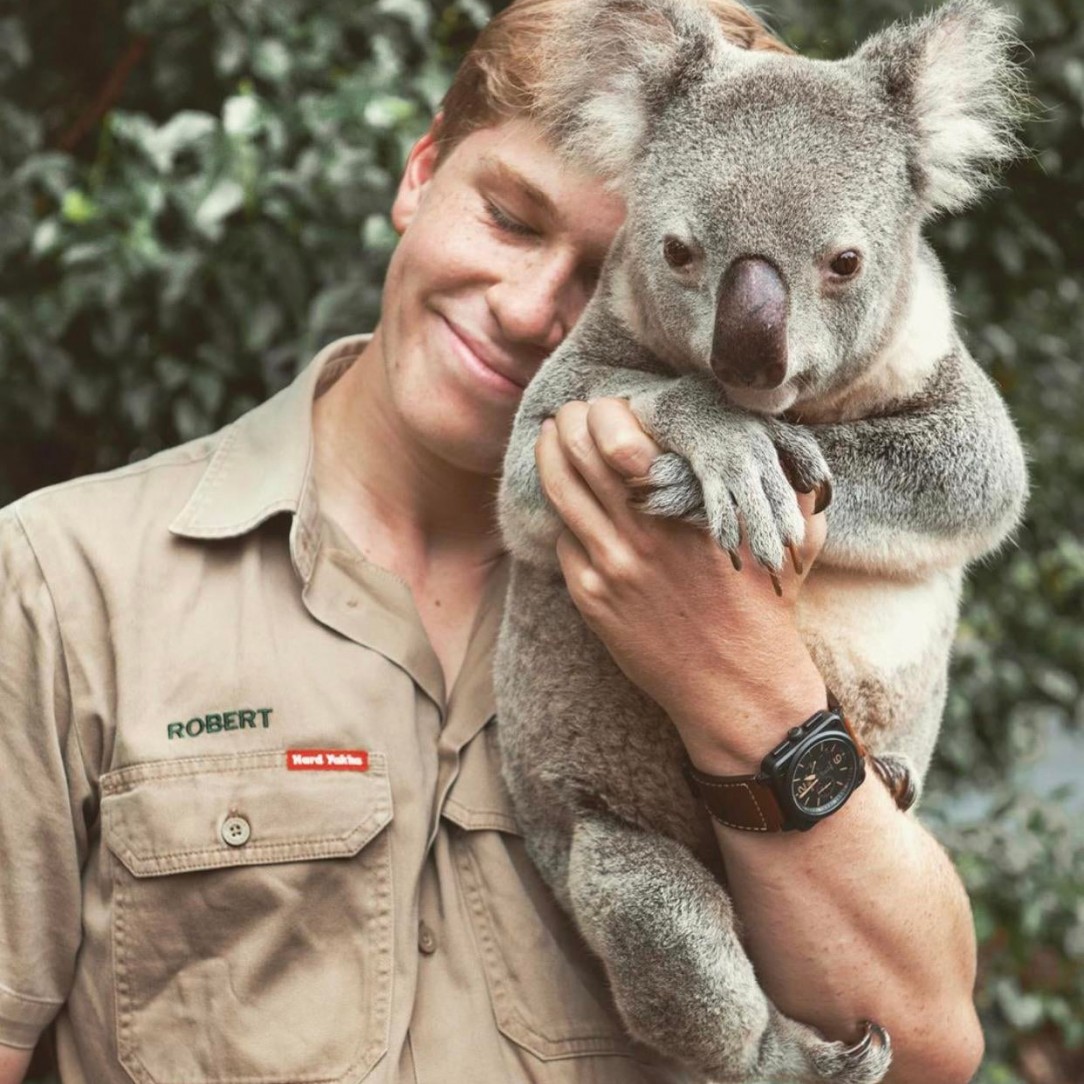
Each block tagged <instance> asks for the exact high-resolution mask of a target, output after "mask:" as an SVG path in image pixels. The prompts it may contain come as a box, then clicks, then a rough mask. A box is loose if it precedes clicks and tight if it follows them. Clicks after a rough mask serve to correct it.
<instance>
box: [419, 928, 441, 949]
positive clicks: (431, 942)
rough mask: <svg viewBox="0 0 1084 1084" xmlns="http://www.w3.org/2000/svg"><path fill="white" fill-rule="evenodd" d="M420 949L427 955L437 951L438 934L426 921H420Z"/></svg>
mask: <svg viewBox="0 0 1084 1084" xmlns="http://www.w3.org/2000/svg"><path fill="white" fill-rule="evenodd" d="M418 951H419V952H421V953H422V954H423V955H425V956H432V955H433V953H434V952H436V951H437V937H436V934H435V933H433V931H432V930H431V929H430V928H429V927H428V926H427V925H426V924H425V923H424V922H419V923H418Z"/></svg>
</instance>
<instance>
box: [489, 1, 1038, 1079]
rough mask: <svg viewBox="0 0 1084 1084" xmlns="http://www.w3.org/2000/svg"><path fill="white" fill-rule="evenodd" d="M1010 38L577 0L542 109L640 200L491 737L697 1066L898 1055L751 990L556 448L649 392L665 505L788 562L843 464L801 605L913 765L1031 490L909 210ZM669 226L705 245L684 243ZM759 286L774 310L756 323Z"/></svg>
mask: <svg viewBox="0 0 1084 1084" xmlns="http://www.w3.org/2000/svg"><path fill="white" fill-rule="evenodd" d="M1011 45H1012V38H1011V34H1010V29H1009V25H1008V19H1007V17H1006V16H1005V15H1004V14H1002V13H1001V12H999V11H997V10H996V9H994V8H993V7H990V6H988V5H987V4H986V3H984V2H981V0H956V2H953V3H950V4H948V5H947V6H945V7H943V8H941V9H940V10H938V11H936V12H935V13H933V14H930V15H928V16H926V17H924V18H921V19H918V20H915V21H912V22H909V23H904V24H898V25H895V26H893V27H891V28H889V29H888V30H886V31H884V32H882V33H881V34H879V35H877V36H875V37H873V38H871V39H870V40H869V41H868V42H866V44H865V45H864V46H863V47H862V48H861V49H860V50H859V51H858V52H857V53H856V54H855V55H853V56H852V57H849V58H847V59H845V60H841V61H834V62H825V61H815V60H809V59H805V58H801V57H796V56H786V55H777V54H771V53H751V52H746V51H744V50H741V49H739V48H736V47H734V46H732V45H730V44H729V43H728V42H726V41H725V40H724V39H723V38H722V35H721V33H720V32H719V30H718V28H717V26H716V24H715V23H714V21H713V20H712V18H711V17H710V16H708V15H707V14H705V12H704V11H703V10H702V9H701V8H699V7H698V6H697V5H696V4H695V3H691V2H689V0H577V2H576V3H575V4H571V5H569V13H568V17H567V23H566V24H565V25H564V26H563V28H562V32H561V33H560V34H559V35H557V36H555V39H554V52H553V55H552V57H549V58H548V61H549V62H548V64H547V66H546V71H547V72H548V75H547V76H546V77H547V78H549V79H551V80H552V84H551V87H550V90H551V92H552V93H551V95H550V99H551V100H552V101H553V102H554V104H553V107H552V109H550V110H549V111H548V112H547V113H546V115H544V116H543V117H541V118H540V120H541V122H542V123H543V125H544V130H545V131H546V133H547V135H548V136H549V138H550V139H551V140H552V142H553V144H554V145H555V146H556V147H558V148H559V149H560V150H561V151H562V152H563V153H565V154H567V155H568V156H569V159H570V160H571V161H574V162H576V163H577V164H579V165H583V166H586V167H588V168H589V169H591V170H593V171H595V172H597V173H598V174H599V175H601V176H603V177H605V178H608V179H609V182H610V184H611V185H612V187H613V188H614V189H615V190H618V191H620V192H621V193H622V195H623V196H624V197H625V200H626V204H627V208H628V211H627V218H626V221H625V224H624V226H623V227H622V229H621V230H620V231H619V233H618V235H617V237H616V238H615V241H614V244H613V246H612V248H611V251H610V254H609V257H608V259H607V261H606V264H605V266H604V268H603V273H602V278H601V281H600V283H599V286H598V289H597V291H596V293H595V295H594V297H593V298H592V300H591V302H590V303H589V304H588V306H587V308H586V309H585V311H584V313H583V315H582V316H581V318H580V321H579V323H578V324H577V325H576V327H575V329H574V330H573V331H572V332H571V333H570V334H569V335H568V337H567V338H566V339H565V341H564V342H563V343H562V344H561V346H560V347H559V348H558V349H557V350H556V351H555V352H554V353H553V354H552V355H551V357H550V358H549V359H548V360H547V361H546V362H545V364H544V365H543V366H542V368H541V369H540V371H539V372H538V374H537V376H536V377H535V378H534V380H533V381H532V383H531V384H530V386H529V387H528V389H527V391H526V392H525V394H524V397H523V400H522V403H521V405H520V408H519V411H518V413H517V416H516V421H515V424H514V428H513V432H512V436H511V439H510V443H509V446H508V450H507V456H506V460H505V470H504V476H503V479H502V484H501V492H500V516H501V527H502V531H503V534H504V537H505V540H506V543H507V545H508V548H509V550H510V552H511V554H512V556H513V568H512V577H511V582H510V585H509V594H508V597H507V603H506V608H505V618H504V623H503V626H502V630H501V636H500V641H499V644H498V650H497V657H496V661H495V670H494V673H495V683H496V690H497V704H498V716H499V725H498V734H499V737H500V742H501V749H502V755H503V760H504V771H505V777H506V780H507V783H508V786H509V789H510V791H511V793H512V796H513V800H514V802H515V806H516V811H517V816H518V817H519V820H520V823H521V826H522V829H523V831H524V834H525V837H526V839H527V845H528V848H529V851H530V853H531V856H532V858H533V859H534V861H535V863H536V864H537V865H538V867H539V869H540V870H541V872H542V874H543V875H544V877H545V878H546V879H547V881H548V883H549V884H550V886H551V887H552V889H553V891H554V892H555V894H556V896H557V897H558V899H559V900H560V901H561V903H562V904H563V906H564V907H565V908H566V909H567V910H568V911H569V913H570V914H571V915H572V916H573V918H574V920H575V922H576V924H577V926H578V928H579V929H580V931H581V933H582V934H583V936H584V938H585V940H586V942H587V944H588V945H589V946H590V947H591V949H592V950H593V951H594V952H595V953H596V954H597V955H598V956H599V957H600V959H601V960H602V962H603V964H604V966H605V969H606V972H607V975H608V978H609V981H610V984H611V987H612V991H613V995H614V1000H615V1003H616V1005H617V1008H618V1011H619V1012H620V1014H621V1016H622V1019H623V1020H624V1022H625V1025H626V1026H627V1028H628V1030H629V1032H630V1034H631V1035H633V1036H634V1037H635V1038H637V1039H639V1040H641V1041H643V1042H645V1043H647V1044H649V1045H651V1046H653V1047H654V1048H656V1049H657V1050H659V1051H660V1052H662V1053H663V1054H664V1055H666V1056H668V1057H670V1058H672V1059H674V1060H675V1061H677V1062H678V1063H680V1064H682V1065H684V1066H686V1067H687V1068H688V1070H689V1071H691V1072H692V1073H694V1074H695V1075H696V1077H697V1079H712V1080H749V1081H752V1080H785V1081H789V1082H797V1081H807V1080H810V1081H813V1080H830V1081H835V1082H839V1084H873V1082H876V1081H880V1080H882V1079H883V1077H884V1075H885V1074H886V1072H887V1071H888V1068H889V1060H890V1056H891V1055H890V1050H889V1049H888V1048H887V1047H886V1046H884V1045H882V1044H877V1043H874V1044H872V1045H871V1046H870V1047H869V1048H868V1049H867V1050H865V1051H862V1052H858V1053H856V1054H852V1053H851V1052H849V1051H848V1050H847V1048H846V1047H845V1046H844V1045H843V1044H841V1043H834V1042H829V1041H827V1040H825V1039H824V1038H823V1037H822V1036H821V1035H820V1034H819V1033H817V1032H816V1031H815V1030H814V1029H812V1028H810V1027H807V1026H805V1025H803V1024H800V1023H798V1022H796V1021H793V1020H790V1019H788V1018H787V1017H786V1016H784V1015H783V1014H782V1013H781V1012H780V1011H779V1010H778V1009H777V1008H776V1007H775V1006H774V1005H773V1004H772V1003H771V1002H770V1001H769V1000H768V998H767V997H766V996H765V994H764V993H763V991H762V990H761V989H760V987H759V985H758V983H757V979H756V975H755V973H754V970H753V967H752V964H751V962H750V960H749V959H748V957H747V956H746V954H745V951H744V949H743V947H742V944H741V940H740V937H739V931H738V929H737V923H736V918H735V915H734V913H733V910H732V907H731V904H730V900H729V897H728V895H727V892H726V890H725V878H724V875H723V871H722V870H721V869H720V859H719V853H718V847H717V844H716V842H715V840H714V837H713V833H712V828H711V824H710V820H709V819H708V817H707V814H706V813H705V812H704V811H703V809H702V808H701V807H700V806H699V805H698V804H697V803H696V802H695V801H694V799H693V797H692V796H691V794H690V792H689V789H688V787H687V785H686V783H685V781H684V778H683V775H682V765H683V762H684V756H685V754H684V749H683V747H682V745H681V742H680V740H679V738H678V736H677V734H676V731H675V730H674V728H673V726H672V725H671V723H670V722H669V720H668V719H667V718H666V716H665V714H664V713H663V712H662V710H661V709H660V708H659V707H658V706H657V705H656V704H655V703H654V702H653V701H651V700H650V699H649V698H648V697H647V696H646V695H645V694H643V693H642V692H641V691H640V690H639V689H638V688H636V687H635V686H633V685H632V684H631V683H630V682H629V681H628V680H627V679H626V678H625V677H624V675H623V674H622V673H621V671H620V670H619V669H618V668H617V666H616V664H615V663H614V662H613V660H612V659H611V657H610V655H609V654H608V652H607V650H606V648H605V647H604V646H603V644H602V643H601V642H600V641H599V640H598V639H597V638H596V637H595V636H594V635H593V634H592V633H591V632H590V631H589V630H588V629H587V627H586V625H585V624H584V622H583V620H582V618H581V617H580V615H579V613H578V611H577V610H576V608H575V606H574V605H573V604H572V601H571V599H570V597H569V595H568V592H567V590H566V588H565V586H564V582H563V579H562V576H561V574H560V570H559V567H558V565H557V560H556V556H555V552H554V546H555V541H556V538H557V535H558V534H559V532H560V530H561V529H562V526H563V525H562V524H561V522H560V520H559V519H558V518H557V516H556V514H555V513H554V512H553V510H552V508H551V507H550V506H549V505H548V503H547V501H546V499H545V496H544V494H543V492H542V489H541V486H540V484H539V480H538V476H537V472H536V468H535V460H534V446H535V442H536V440H537V437H538V433H539V429H540V426H541V423H542V421H543V420H544V419H545V418H547V417H550V416H552V415H553V414H554V413H556V411H557V409H558V408H559V407H560V406H561V405H562V404H563V403H565V402H567V401H569V400H573V399H586V398H588V397H594V396H621V397H625V398H627V399H628V401H629V403H630V406H631V408H632V410H633V411H634V413H635V414H636V416H637V417H638V419H639V420H640V421H641V423H642V424H643V425H644V427H645V428H646V429H647V431H648V432H650V433H651V434H652V435H653V436H654V437H655V439H656V440H657V442H658V443H659V445H660V446H661V447H662V448H663V449H664V450H665V451H664V454H663V455H661V456H660V457H659V458H658V459H657V460H656V462H655V464H654V465H653V467H652V469H651V471H650V474H649V476H648V478H647V479H645V480H644V486H643V488H642V489H641V490H640V506H641V507H642V508H643V510H644V511H645V512H647V513H650V514H655V515H662V516H675V517H681V518H685V519H688V520H692V521H694V522H698V523H702V524H704V525H705V526H706V529H707V530H709V531H710V533H711V534H712V536H713V537H714V538H715V539H716V540H717V541H718V543H719V544H720V545H721V546H723V547H725V548H726V549H728V550H732V551H733V550H734V549H736V548H737V546H738V545H739V543H740V541H741V537H742V536H741V534H740V525H743V527H744V532H745V538H746V539H747V541H748V543H749V546H750V549H751V552H752V554H753V555H754V557H755V558H756V559H757V560H758V561H759V562H760V563H761V564H762V565H764V566H766V567H768V568H773V569H778V568H780V567H781V566H782V563H783V559H784V553H785V546H786V545H787V544H788V543H799V542H800V541H801V539H802V537H803V529H804V525H803V521H802V518H801V515H800V514H799V511H798V507H797V502H796V499H795V496H794V488H799V489H801V490H803V491H807V490H809V489H812V488H814V487H815V486H817V485H819V484H821V483H823V482H826V481H828V480H829V479H830V480H831V485H832V489H833V500H832V503H831V505H830V508H829V509H828V512H827V520H828V537H827V542H826V544H825V546H824V549H823V551H822V553H821V555H820V557H819V559H818V561H817V563H816V566H815V568H814V569H813V570H812V572H811V573H810V575H809V576H808V579H807V582H806V584H805V586H804V587H803V589H802V592H801V594H800V596H799V601H798V617H799V623H800V628H801V630H802V633H803V636H804V638H805V640H806V642H807V644H808V646H809V648H810V651H811V654H812V656H813V658H814V660H815V662H816V663H817V666H818V667H819V669H820V671H821V673H822V674H823V675H824V677H825V679H826V682H827V684H828V686H829V687H830V688H832V689H833V690H834V691H835V692H836V694H837V695H838V697H839V699H840V701H841V702H842V704H843V705H844V707H845V709H846V711H847V713H848V715H849V716H850V717H851V719H852V720H853V721H854V723H855V724H856V726H857V727H858V729H859V731H860V732H861V734H862V736H863V738H864V740H865V741H866V743H867V745H868V746H869V748H870V750H871V751H872V752H874V753H876V754H878V755H883V756H885V757H896V758H899V760H900V761H901V762H903V763H906V764H907V765H909V767H910V770H911V771H912V773H913V775H914V777H915V779H916V780H921V778H922V776H923V774H924V773H925V771H926V768H927V766H928V764H929V761H930V756H931V753H932V750H933V746H934V742H935V739H936V736H937V731H938V727H939V725H940V719H941V714H942V710H943V707H944V700H945V692H946V674H947V667H948V658H949V652H950V648H951V644H952V640H953V637H954V633H955V628H956V622H957V615H958V604H959V596H960V588H961V583H962V577H963V570H964V568H965V566H966V565H967V563H968V562H970V561H973V560H975V559H977V558H980V557H982V556H983V555H985V554H987V553H989V552H990V551H992V550H993V549H994V548H995V547H996V546H998V545H999V544H1000V543H1001V542H1002V541H1003V540H1004V539H1005V538H1006V537H1007V536H1008V534H1009V533H1010V531H1011V530H1012V529H1013V527H1014V526H1015V524H1016V523H1017V522H1018V520H1019V518H1020V515H1021V512H1022V507H1023V502H1024V499H1025V496H1026V489H1027V478H1026V469H1025V461H1024V455H1023V451H1022V448H1021V445H1020V441H1019V438H1018V436H1017V433H1016V431H1015V428H1014V426H1013V424H1012V421H1011V419H1010V417H1009V415H1008V412H1007V411H1006V409H1005V406H1004V404H1003V403H1002V401H1001V399H1000V397H999V395H998V394H997V392H996V390H995V388H994V387H993V385H992V384H991V382H990V381H989V380H988V379H987V377H986V376H985V375H984V374H983V372H982V371H981V369H980V368H979V367H978V365H977V364H976V363H975V362H974V361H973V359H972V358H971V357H970V356H969V354H968V353H967V351H966V349H965V347H964V345H963V343H962V342H961V340H960V338H959V336H958V334H957V332H956V329H955V326H954V322H953V315H952V311H951V305H950V288H949V286H948V284H947V282H946V281H945V278H944V275H943V273H942V271H941V268H940V265H939V263H938V261H937V259H936V257H935V256H934V254H933V252H932V250H931V249H930V248H929V246H928V245H927V244H926V242H925V241H924V240H923V239H922V237H921V233H920V230H921V227H922V224H923V223H924V221H926V220H927V219H928V218H930V217H931V216H933V215H936V214H938V213H941V212H945V211H950V210H956V209H958V208H960V207H962V206H964V205H965V204H966V203H968V202H969V201H971V200H972V199H973V198H975V197H976V196H977V194H978V193H979V192H980V191H981V190H982V189H983V188H984V187H985V186H986V185H987V184H988V183H989V181H990V179H991V175H992V170H993V167H994V166H996V165H997V164H999V163H1000V162H1001V161H1002V160H1005V159H1007V158H1008V157H1010V156H1011V155H1012V154H1013V153H1015V151H1016V145H1015V141H1014V139H1013V136H1012V126H1013V124H1014V122H1015V119H1016V114H1017V108H1016V100H1017V82H1016V78H1017V77H1016V75H1015V69H1014V67H1013V65H1012V64H1011V62H1010V61H1009V59H1008V56H1009V51H1010V48H1011ZM666 238H670V239H677V240H678V241H679V242H681V244H682V245H684V246H685V252H686V253H689V254H691V258H690V261H689V262H688V263H687V264H684V265H683V266H672V265H671V263H670V262H668V261H667V259H666V258H664V256H665V253H666V252H667V251H671V250H670V249H667V248H665V247H664V241H665V239H666ZM848 250H851V251H856V252H858V253H859V254H860V258H861V264H860V269H859V271H858V273H857V274H854V275H852V276H851V277H850V278H847V276H843V278H842V279H841V278H840V276H839V275H837V274H836V273H835V272H833V271H832V270H831V266H832V264H833V262H835V263H836V264H837V265H838V266H841V267H843V268H844V269H846V268H847V267H848V266H850V265H849V264H848V263H847V262H846V261H844V262H843V263H842V264H839V263H838V260H837V259H836V257H837V256H838V254H839V253H841V252H844V251H848ZM743 261H745V262H743ZM735 283H736V284H737V285H735ZM743 291H744V292H743ZM758 291H760V292H761V294H763V297H761V300H763V299H764V298H767V301H768V310H769V311H772V306H773V305H774V306H775V311H777V313H778V314H779V315H780V316H781V319H780V320H769V319H768V318H767V317H764V316H762V315H758V311H759V310H758ZM782 464H785V465H786V471H784V467H783V465H782ZM788 474H789V477H788ZM792 482H793V485H792ZM739 516H740V517H741V519H740V523H739V518H738V517H739ZM660 650H665V647H664V646H663V645H660ZM795 722H798V720H795ZM766 744H767V743H766ZM869 785H879V784H877V783H876V781H874V782H871V783H870V784H869ZM901 815H904V814H901ZM856 1023H857V1022H856Z"/></svg>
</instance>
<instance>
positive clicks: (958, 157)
mask: <svg viewBox="0 0 1084 1084" xmlns="http://www.w3.org/2000/svg"><path fill="white" fill-rule="evenodd" d="M1013 22H1014V19H1013V17H1012V15H1010V14H1009V13H1008V12H1006V11H1004V10H1002V9H999V8H996V7H994V6H993V5H992V4H989V3H987V2H986V0H952V2H951V3H948V4H946V5H945V6H944V7H942V8H940V9H938V10H937V11H934V12H932V13H931V14H929V15H927V16H925V17H924V18H921V19H916V20H914V21H913V22H909V23H898V24H896V25H894V26H891V27H889V28H888V29H887V30H885V31H883V32H882V33H880V34H877V35H876V36H875V37H873V38H870V40H869V41H868V42H866V44H865V45H863V46H862V48H861V49H860V50H859V51H858V53H857V54H856V55H855V58H854V59H855V61H856V62H857V63H859V64H860V65H862V66H864V67H865V69H866V71H867V72H868V73H869V74H870V75H871V76H872V78H873V81H874V84H875V85H876V86H877V87H878V88H879V90H880V91H881V93H882V94H883V95H884V97H885V99H886V100H887V102H888V104H889V107H890V108H891V109H892V110H893V112H894V113H895V114H896V115H897V116H898V117H899V119H900V121H901V122H902V127H903V129H904V131H905V132H907V133H908V135H909V137H910V143H911V145H910V148H909V149H910V157H911V167H912V175H913V177H914V183H915V188H916V191H917V193H918V197H919V199H920V201H921V202H922V205H923V207H924V209H925V210H926V213H927V214H936V213H938V212H940V211H955V210H958V209H959V208H961V207H964V206H966V205H967V204H968V203H971V202H972V201H973V200H974V199H976V198H977V197H978V196H979V195H980V194H981V193H982V192H983V190H985V189H986V188H988V187H990V185H991V184H993V182H994V178H995V175H996V169H997V167H998V166H1000V165H1002V164H1003V163H1005V162H1007V161H1009V160H1010V159H1012V158H1014V157H1015V156H1016V155H1017V154H1018V153H1019V152H1020V149H1021V147H1020V143H1019V142H1018V140H1017V138H1016V136H1015V134H1014V130H1015V128H1016V126H1017V124H1018V123H1019V121H1020V120H1021V119H1022V116H1023V113H1024V110H1023V108H1022V105H1021V102H1022V100H1023V86H1022V82H1023V80H1022V76H1021V73H1020V69H1019V67H1018V66H1017V64H1016V63H1015V62H1014V61H1013V59H1012V51H1013V49H1014V47H1015V46H1016V39H1015V37H1014V36H1013V33H1012V28H1013Z"/></svg>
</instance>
